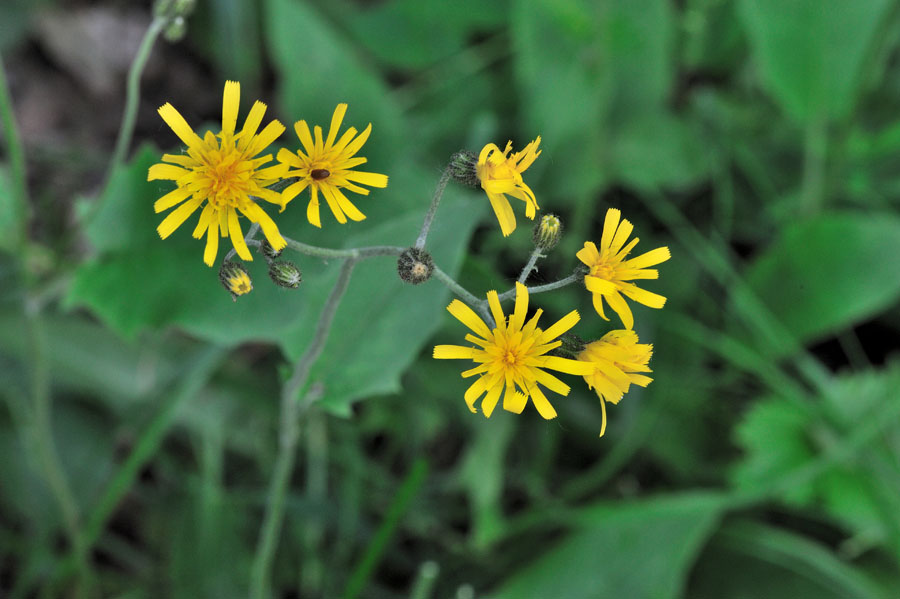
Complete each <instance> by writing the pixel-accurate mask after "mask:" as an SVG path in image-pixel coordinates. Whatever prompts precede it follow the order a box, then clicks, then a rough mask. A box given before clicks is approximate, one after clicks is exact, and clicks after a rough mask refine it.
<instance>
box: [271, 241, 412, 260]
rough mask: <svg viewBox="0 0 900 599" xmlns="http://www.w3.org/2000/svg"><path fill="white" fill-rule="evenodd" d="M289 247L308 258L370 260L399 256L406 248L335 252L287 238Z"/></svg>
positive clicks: (391, 246) (391, 247)
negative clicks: (372, 257)
mask: <svg viewBox="0 0 900 599" xmlns="http://www.w3.org/2000/svg"><path fill="white" fill-rule="evenodd" d="M284 239H285V241H287V247H289V248H291V249H292V250H294V251H297V252H300V253H301V254H306V255H307V256H315V257H317V258H352V259H357V258H369V257H371V256H399V255H400V254H402V253H403V252H404V251H406V248H402V247H398V246H395V245H374V246H370V247H362V248H350V249H348V250H333V249H330V248H320V247H316V246H314V245H307V244H305V243H302V242H300V241H295V240H293V239H291V238H290V237H285V238H284Z"/></svg>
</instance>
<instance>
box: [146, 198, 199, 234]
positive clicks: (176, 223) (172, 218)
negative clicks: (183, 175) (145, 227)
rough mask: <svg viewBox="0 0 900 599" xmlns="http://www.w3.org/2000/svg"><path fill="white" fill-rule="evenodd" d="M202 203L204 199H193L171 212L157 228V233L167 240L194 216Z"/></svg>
mask: <svg viewBox="0 0 900 599" xmlns="http://www.w3.org/2000/svg"><path fill="white" fill-rule="evenodd" d="M202 202H203V198H192V199H190V200H188V201H186V202H184V203H183V204H181V206H179V207H178V208H176V209H175V210H173V211H172V212H170V213H169V215H168V216H166V218H164V219H163V221H162V222H161V223H159V226H158V227H156V232H157V233H159V236H160V238H162V239H165V238H166V237H168V236H169V235H171V234H172V233H174V232H175V229H177V228H178V227H180V226H181V224H182V223H183V222H184V221H185V220H187V217H189V216H190V215H191V214H193V213H194V211H195V210H196V209H197V208H198V207H199V206H200V204H201V203H202Z"/></svg>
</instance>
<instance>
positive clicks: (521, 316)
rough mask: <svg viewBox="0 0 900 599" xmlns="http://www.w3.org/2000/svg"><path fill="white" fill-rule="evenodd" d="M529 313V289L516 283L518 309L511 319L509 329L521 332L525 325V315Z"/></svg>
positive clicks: (516, 308)
mask: <svg viewBox="0 0 900 599" xmlns="http://www.w3.org/2000/svg"><path fill="white" fill-rule="evenodd" d="M527 312H528V287H526V286H525V285H523V284H522V283H519V282H518V281H516V307H515V309H514V310H513V313H512V316H511V317H510V319H509V328H510V329H512V330H514V331H519V330H521V329H522V326H523V325H524V324H525V315H526V313H527Z"/></svg>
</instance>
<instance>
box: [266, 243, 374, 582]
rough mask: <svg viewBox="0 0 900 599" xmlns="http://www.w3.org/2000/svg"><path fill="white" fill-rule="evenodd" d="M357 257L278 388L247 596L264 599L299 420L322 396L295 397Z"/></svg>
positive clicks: (314, 390)
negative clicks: (274, 438)
mask: <svg viewBox="0 0 900 599" xmlns="http://www.w3.org/2000/svg"><path fill="white" fill-rule="evenodd" d="M357 259H358V257H356V256H354V257H350V258H347V260H346V261H345V262H344V265H343V266H342V267H341V272H340V274H339V275H338V279H337V281H336V282H335V284H334V288H333V289H332V290H331V294H330V295H329V296H328V299H327V300H326V302H325V307H324V308H323V309H322V315H321V316H320V317H319V324H318V326H317V327H316V332H315V334H314V335H313V339H312V341H310V344H309V347H307V349H306V352H305V353H304V354H303V355H302V356H301V357H300V359H299V360H298V361H297V363H296V364H295V365H294V371H293V373H292V374H291V377H290V378H289V379H288V380H287V381H286V382H285V384H284V386H283V387H282V389H281V420H280V423H279V436H278V440H279V443H278V457H277V458H276V461H275V471H274V473H273V475H272V480H271V482H270V484H269V496H268V501H267V502H266V514H265V518H264V520H263V525H262V528H261V529H260V531H259V542H258V544H257V546H256V557H255V559H254V561H253V571H252V572H251V578H250V597H252V598H254V599H264V597H266V592H267V587H268V583H269V575H270V572H271V570H272V560H273V558H274V557H275V546H276V545H277V543H278V538H279V536H280V532H281V524H282V522H283V520H284V503H285V498H286V496H287V488H288V482H289V480H290V477H291V472H292V471H293V469H294V460H295V458H296V453H297V441H298V437H299V426H298V419H299V417H300V415H301V414H302V413H303V412H305V411H306V410H307V409H308V408H309V407H310V406H311V405H312V404H313V403H315V402H316V401H317V400H318V399H319V398H320V397H321V395H322V392H323V390H322V387H321V385H313V386H312V387H311V388H310V390H309V392H307V394H306V396H305V397H304V398H303V401H302V402H301V401H299V400H298V399H297V394H298V393H299V392H300V390H301V389H302V388H303V386H304V385H305V384H306V382H307V380H308V379H309V372H310V369H311V368H312V367H313V365H314V364H315V362H316V360H318V359H319V356H320V355H322V351H323V350H324V349H325V342H326V341H327V340H328V334H329V332H330V331H331V325H332V323H333V322H334V316H335V314H336V313H337V308H338V305H339V304H340V302H341V297H343V295H344V292H345V291H347V286H348V285H349V284H350V275H351V274H352V273H353V267H354V266H356V262H357Z"/></svg>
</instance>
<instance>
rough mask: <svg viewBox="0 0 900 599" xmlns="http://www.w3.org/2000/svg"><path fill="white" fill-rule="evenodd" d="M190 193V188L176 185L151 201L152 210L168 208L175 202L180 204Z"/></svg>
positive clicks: (158, 210)
mask: <svg viewBox="0 0 900 599" xmlns="http://www.w3.org/2000/svg"><path fill="white" fill-rule="evenodd" d="M190 195H191V190H190V189H188V188H186V187H176V188H175V189H173V190H172V191H170V192H169V193H167V194H166V195H164V196H163V197H161V198H159V199H158V200H156V201H155V202H154V203H153V210H154V212H162V211H163V210H168V209H169V208H171V207H172V206H174V205H176V204H180V203H181V202H183V201H184V200H186V199H187V198H188V197H190Z"/></svg>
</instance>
